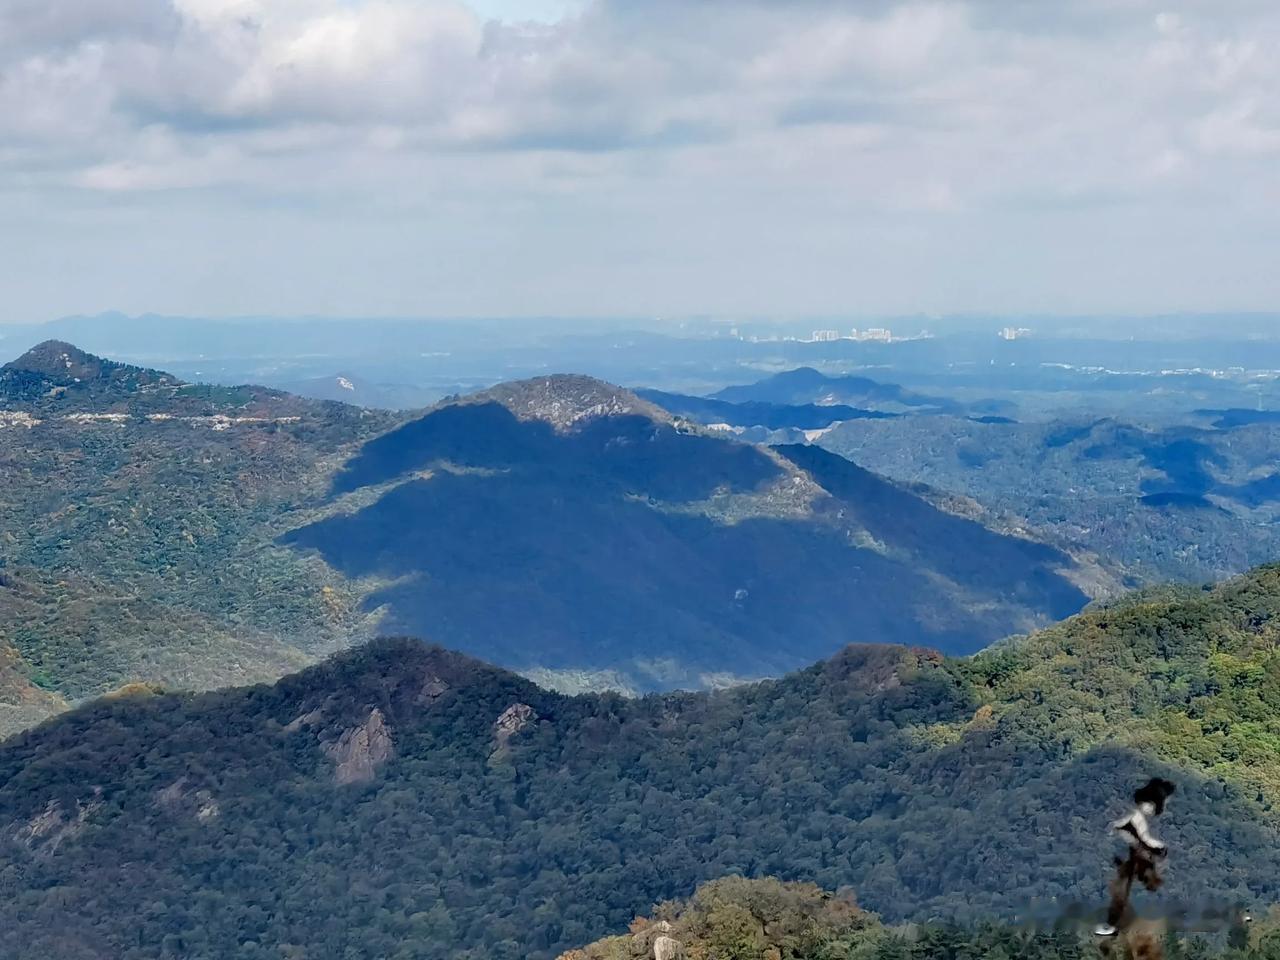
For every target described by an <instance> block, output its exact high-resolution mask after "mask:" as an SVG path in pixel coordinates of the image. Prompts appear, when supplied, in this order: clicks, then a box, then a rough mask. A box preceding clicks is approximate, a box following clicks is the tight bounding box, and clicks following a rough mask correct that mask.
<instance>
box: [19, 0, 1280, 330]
mask: <svg viewBox="0 0 1280 960" xmlns="http://www.w3.org/2000/svg"><path fill="white" fill-rule="evenodd" d="M1277 44H1280V8H1277V7H1276V6H1275V5H1272V4H1261V3H1257V2H1254V0H1225V2H1223V3H1220V4H1215V5H1213V6H1212V7H1209V6H1202V7H1201V8H1200V9H1196V10H1188V11H1184V12H1177V13H1175V12H1173V11H1171V10H1170V9H1168V8H1166V7H1165V6H1163V5H1162V4H1160V3H1154V2H1149V0H1133V2H1131V3H1125V4H1108V3H1100V2H1098V0H1064V2H1063V3H1060V4H1053V5H1029V4H1007V3H999V2H995V0H971V2H967V3H966V2H936V3H915V2H899V0H876V2H873V3H855V2H851V0H803V2H797V3H788V2H782V0H740V2H733V3H729V2H724V0H708V2H705V3H690V2H688V0H680V2H677V0H651V2H647V3H643V4H640V3H635V2H633V0H581V2H574V0H469V2H467V3H462V2H455V0H378V2H373V0H305V2H304V0H95V2H92V3H88V2H84V0H41V2H35V0H17V2H14V3H9V4H5V5H4V6H3V9H0V244H2V246H3V249H4V256H3V257H0V285H2V286H3V289H4V290H5V309H4V311H2V313H3V317H2V318H0V322H33V321H41V320H48V319H51V318H55V317H59V316H64V315H68V314H92V313H97V312H99V311H103V310H113V309H114V310H122V311H125V312H127V313H134V314H137V313H146V312H156V313H165V314H189V315H196V316H224V315H244V314H264V315H304V314H305V315H329V316H386V315H402V316H434V317H483V316H566V317H568V316H636V317H661V316H673V315H679V316H691V315H700V314H707V315H715V316H721V317H730V318H732V317H751V316H770V315H776V316H785V317H794V318H803V317H815V318H816V317H821V316H838V317H846V316H847V317H849V318H851V319H853V320H855V321H856V320H857V319H858V318H867V319H870V320H875V319H878V318H888V317H894V316H902V315H907V316H916V315H921V316H925V315H942V316H952V315H957V314H983V315H990V316H993V317H999V318H1007V320H1008V321H1009V322H1010V323H1011V324H1012V326H1013V328H1015V329H1016V328H1017V327H1020V326H1022V325H1023V324H1022V323H1020V322H1014V321H1017V320H1018V319H1019V317H1021V316H1024V315H1025V316H1032V317H1034V316H1040V315H1058V316H1061V315H1081V314H1125V315H1150V314H1161V313H1186V312H1243V311H1262V312H1265V311H1271V310H1280V271H1277V270H1276V269H1275V268H1274V262H1273V261H1274V253H1273V251H1274V250H1275V249H1277V248H1280V162H1278V161H1280V112H1277V104H1280V61H1277V60H1276V58H1274V57H1271V56H1269V55H1268V51H1270V50H1272V49H1274V48H1275V47H1276V45H1277ZM841 325H842V327H843V326H847V325H851V324H844V323H843V322H842V324H841ZM860 325H871V324H860ZM1002 325H1003V324H996V326H995V327H994V329H996V330H998V329H999V328H1000V327H1001V326H1002ZM827 326H828V325H826V324H819V325H815V326H814V327H813V328H814V329H818V328H821V329H825V328H826V327H827Z"/></svg>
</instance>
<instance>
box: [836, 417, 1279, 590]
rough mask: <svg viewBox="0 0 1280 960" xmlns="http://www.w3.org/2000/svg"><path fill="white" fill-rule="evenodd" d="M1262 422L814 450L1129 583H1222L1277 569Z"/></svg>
mask: <svg viewBox="0 0 1280 960" xmlns="http://www.w3.org/2000/svg"><path fill="white" fill-rule="evenodd" d="M1273 419H1274V418H1272V417H1269V416H1268V415H1267V414H1266V413H1265V412H1263V413H1257V412H1249V411H1202V412H1201V413H1200V415H1199V417H1198V419H1196V420H1192V421H1191V422H1187V423H1180V424H1177V425H1173V426H1168V425H1146V424H1142V423H1137V422H1127V421H1125V420H1121V419H1115V418H1095V417H1089V418H1083V419H1081V418H1073V419H1067V420H1061V419H1059V420H1053V421H1050V422H1045V423H1031V422H1028V423H1001V422H987V423H978V422H974V421H973V420H969V419H962V418H958V417H951V416H940V417H917V418H901V419H897V420H892V421H856V420H855V421H849V422H845V423H841V424H839V425H837V426H835V427H834V428H833V429H831V430H830V431H828V432H826V433H824V434H823V435H822V436H821V438H820V439H818V440H817V442H818V443H820V444H821V445H822V446H824V447H825V448H827V449H829V450H832V451H834V452H836V453H839V454H841V455H843V456H847V457H851V458H852V459H854V460H856V461H857V462H858V463H860V464H863V465H864V466H866V467H867V468H868V469H871V470H875V471H877V472H879V473H881V474H884V475H886V476H890V477H893V478H895V479H897V480H899V481H903V482H919V483H926V484H930V485H932V486H936V487H940V488H942V489H945V490H950V491H953V492H955V493H957V494H962V495H965V496H968V497H972V498H973V499H975V500H977V501H978V502H979V503H981V504H983V505H984V506H985V507H986V508H988V509H989V510H991V511H992V512H993V513H995V514H996V515H998V516H1005V517H1009V518H1013V521H1012V522H1020V523H1024V524H1027V525H1029V526H1030V528H1031V529H1032V530H1034V531H1036V532H1037V535H1039V536H1041V537H1045V538H1047V539H1049V540H1051V541H1052V542H1055V543H1060V544H1064V545H1075V547H1076V548H1079V549H1083V550H1086V551H1088V552H1091V553H1093V554H1096V555H1098V556H1103V557H1106V558H1107V559H1108V562H1109V563H1112V564H1114V565H1115V566H1116V567H1117V568H1118V569H1121V570H1123V571H1124V572H1125V574H1126V575H1127V576H1128V577H1129V578H1130V580H1131V582H1132V583H1133V584H1139V583H1154V582H1161V581H1166V580H1180V581H1187V582H1197V581H1202V580H1208V579H1218V578H1221V577H1225V576H1230V575H1232V574H1236V573H1239V572H1241V571H1242V570H1245V569H1248V568H1249V567H1251V566H1254V565H1256V564H1259V563H1265V562H1268V561H1270V560H1273V559H1275V558H1277V557H1280V468H1278V467H1277V463H1278V461H1280V440H1278V439H1277V436H1276V433H1275V426H1274V423H1273V422H1272V421H1273Z"/></svg>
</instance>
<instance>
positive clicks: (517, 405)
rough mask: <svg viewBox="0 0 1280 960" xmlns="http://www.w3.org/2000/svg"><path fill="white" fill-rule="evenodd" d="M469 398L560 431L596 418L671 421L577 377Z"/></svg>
mask: <svg viewBox="0 0 1280 960" xmlns="http://www.w3.org/2000/svg"><path fill="white" fill-rule="evenodd" d="M469 399H471V400H473V401H476V400H479V401H484V400H492V401H495V402H497V403H501V404H502V405H503V406H505V407H506V408H507V409H508V410H510V411H511V412H512V413H513V414H515V415H516V417H518V418H519V419H521V420H544V421H546V422H547V423H550V424H551V425H552V426H553V427H555V429H556V430H558V431H562V432H563V431H565V430H568V429H570V428H572V427H573V426H575V425H576V424H577V423H579V422H580V421H583V420H590V419H594V418H596V417H623V416H640V417H646V418H648V419H650V420H653V421H655V422H657V423H670V422H671V414H669V413H667V411H665V410H663V409H662V408H661V407H659V406H657V405H656V404H654V403H650V402H649V401H648V400H644V399H641V398H640V397H638V396H636V395H635V394H634V393H632V392H631V391H630V390H624V389H622V388H621V387H615V386H614V385H613V384H611V383H605V382H604V381H602V380H596V379H595V378H594V377H584V376H579V375H570V374H557V375H555V376H551V377H537V378H535V379H532V380H518V381H515V382H512V383H502V384H499V385H498V386H496V387H492V388H490V389H489V390H486V391H484V392H483V393H479V394H476V395H475V396H474V397H471V398H469Z"/></svg>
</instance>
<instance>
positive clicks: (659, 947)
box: [653, 935, 684, 960]
mask: <svg viewBox="0 0 1280 960" xmlns="http://www.w3.org/2000/svg"><path fill="white" fill-rule="evenodd" d="M683 956H684V946H683V944H681V943H680V941H679V940H673V939H672V938H671V937H668V936H665V935H664V936H661V937H657V938H655V939H654V941H653V960H680V958H681V957H683Z"/></svg>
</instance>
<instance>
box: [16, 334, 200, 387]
mask: <svg viewBox="0 0 1280 960" xmlns="http://www.w3.org/2000/svg"><path fill="white" fill-rule="evenodd" d="M2 369H3V370H5V371H7V372H10V373H26V374H37V375H39V376H40V377H42V378H44V379H45V380H47V381H49V382H51V383H54V384H57V385H59V386H70V385H71V384H75V383H88V382H94V381H105V380H110V381H124V380H128V381H136V382H137V383H138V384H141V383H148V384H151V383H158V384H176V383H178V380H177V379H175V378H174V377H171V376H169V375H168V374H165V373H160V372H159V371H154V370H144V369H143V368H141V367H134V366H130V365H129V364H125V363H117V362H116V361H114V360H104V359H103V358H102V357H97V356H94V355H93V354H91V353H87V352H85V351H84V350H81V349H80V348H79V347H77V346H75V345H74V344H71V343H67V342H66V341H63V340H46V341H44V342H43V343H38V344H36V345H35V346H34V347H32V348H31V349H30V350H28V351H27V352H26V353H24V354H23V355H22V356H20V357H19V358H18V359H17V360H14V361H13V362H11V363H7V364H5V366H4V367H3V368H2Z"/></svg>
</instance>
